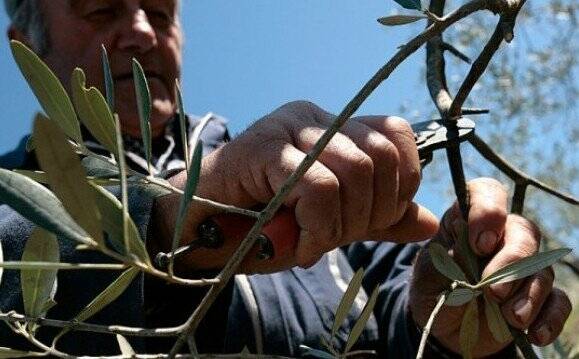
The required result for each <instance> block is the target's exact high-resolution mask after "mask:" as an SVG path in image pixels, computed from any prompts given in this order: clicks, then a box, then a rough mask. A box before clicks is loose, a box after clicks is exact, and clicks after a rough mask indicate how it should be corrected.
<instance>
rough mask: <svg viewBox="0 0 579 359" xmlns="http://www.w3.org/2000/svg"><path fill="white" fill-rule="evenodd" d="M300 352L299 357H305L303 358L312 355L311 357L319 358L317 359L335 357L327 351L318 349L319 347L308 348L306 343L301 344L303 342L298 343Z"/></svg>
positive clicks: (332, 358) (331, 358) (333, 358)
mask: <svg viewBox="0 0 579 359" xmlns="http://www.w3.org/2000/svg"><path fill="white" fill-rule="evenodd" d="M300 354H301V357H305V358H309V357H313V358H319V359H335V357H334V356H333V355H332V354H330V353H328V352H325V351H323V350H319V349H314V348H310V347H308V346H307V345H303V344H302V345H300Z"/></svg>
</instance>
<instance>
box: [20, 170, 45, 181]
mask: <svg viewBox="0 0 579 359" xmlns="http://www.w3.org/2000/svg"><path fill="white" fill-rule="evenodd" d="M14 172H16V173H18V174H21V175H23V176H26V177H28V178H30V179H31V180H33V181H35V182H38V183H42V184H48V176H47V175H46V172H44V171H28V170H18V169H16V170H14Z"/></svg>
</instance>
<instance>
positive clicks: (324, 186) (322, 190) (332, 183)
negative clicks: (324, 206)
mask: <svg viewBox="0 0 579 359" xmlns="http://www.w3.org/2000/svg"><path fill="white" fill-rule="evenodd" d="M311 178H312V179H311V181H310V182H309V189H310V191H311V192H312V193H313V194H315V195H316V196H322V197H325V198H331V199H338V196H339V192H340V182H339V181H338V179H337V178H336V177H335V176H333V175H330V174H325V173H316V174H315V175H314V176H312V177H311Z"/></svg>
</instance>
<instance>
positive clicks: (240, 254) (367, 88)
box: [170, 0, 490, 357]
mask: <svg viewBox="0 0 579 359" xmlns="http://www.w3.org/2000/svg"><path fill="white" fill-rule="evenodd" d="M489 6H490V5H489V3H488V2H487V1H486V0H473V1H471V2H468V3H466V4H465V5H463V6H461V7H460V8H458V9H457V10H455V11H454V12H452V13H450V14H449V15H448V16H446V17H445V18H443V19H441V21H439V22H435V23H433V24H431V25H430V26H429V27H428V28H427V29H425V30H424V31H423V32H422V33H421V34H419V35H418V36H416V37H415V38H414V39H412V40H411V41H410V42H408V43H407V44H406V45H404V46H402V47H401V48H400V50H398V52H397V53H396V54H395V55H394V56H393V57H392V59H390V61H388V63H386V65H384V66H383V67H382V68H381V69H380V70H378V72H377V73H376V74H375V75H374V76H373V77H372V78H371V79H370V80H369V81H368V82H367V83H366V84H365V85H364V87H363V88H362V89H361V90H360V91H359V92H358V94H356V96H355V97H354V98H353V99H352V100H351V101H350V102H349V103H348V104H347V105H346V107H345V108H344V109H343V110H342V112H341V113H340V115H339V116H338V117H337V118H336V120H335V121H334V123H333V124H332V126H331V127H330V128H329V129H328V130H326V132H324V134H323V135H322V137H321V138H320V139H319V140H318V142H317V143H316V144H315V146H314V148H313V149H312V150H311V151H310V153H308V154H307V156H306V157H305V159H304V160H303V161H302V162H301V163H300V165H299V166H298V168H297V169H296V170H295V171H294V173H292V175H291V176H290V177H289V178H288V179H287V180H286V181H285V183H284V184H283V186H282V187H281V188H280V190H279V191H278V192H277V193H276V195H275V196H274V197H273V198H272V200H271V201H270V202H269V204H268V205H267V207H266V208H265V209H264V210H263V211H262V213H261V214H260V217H259V218H258V219H257V221H256V223H255V225H254V226H253V228H252V229H251V230H250V232H249V233H248V235H247V236H246V238H245V239H244V240H243V241H242V242H241V244H240V245H239V247H238V249H237V250H236V252H235V253H234V254H233V255H232V257H231V258H230V260H229V262H228V263H227V264H226V265H225V267H224V268H223V270H222V271H221V273H220V274H219V276H218V278H219V279H220V283H219V284H217V285H214V286H212V287H211V288H210V290H209V292H208V293H207V295H206V296H205V297H204V298H203V300H202V302H201V304H200V305H199V306H197V308H196V309H195V311H194V312H193V314H192V315H191V317H190V318H189V319H188V320H187V322H185V323H184V324H183V329H184V330H183V333H182V335H181V336H179V338H178V340H177V342H176V343H175V346H174V347H173V348H172V350H171V353H170V355H171V356H172V357H174V356H175V355H176V354H177V353H178V352H179V350H180V349H181V347H182V346H183V344H184V343H185V342H186V339H187V337H188V336H190V335H192V333H194V332H195V330H196V328H197V326H198V325H199V322H200V321H201V319H202V318H203V317H204V316H205V314H206V313H207V310H208V309H209V307H210V306H211V305H212V304H213V302H214V301H215V299H216V298H217V296H218V295H219V293H220V292H221V291H222V290H223V288H224V287H225V285H226V283H227V282H228V281H229V279H230V278H231V277H232V276H233V274H235V272H236V271H237V268H238V267H239V265H240V264H241V262H242V260H243V258H245V256H246V255H247V254H248V253H249V251H250V250H251V248H253V246H254V245H255V242H256V240H257V236H258V234H259V233H260V231H261V228H262V227H263V225H264V224H265V223H267V222H268V221H269V220H270V219H271V218H272V217H273V215H274V214H275V212H276V211H277V210H278V209H279V208H280V207H281V205H282V204H283V201H284V200H285V198H286V197H287V195H288V194H289V192H290V191H291V190H292V189H293V188H294V186H295V184H296V183H297V181H298V180H299V179H300V178H301V177H302V176H303V174H304V173H305V172H306V171H307V170H308V169H309V168H310V166H311V165H312V164H313V163H314V162H315V161H316V160H317V158H318V157H319V156H320V154H321V153H322V151H323V150H324V148H325V147H326V145H327V144H328V142H329V141H330V140H331V138H332V137H333V136H334V135H335V134H336V133H337V132H338V131H339V129H340V127H341V126H342V125H343V124H344V123H345V122H346V121H347V120H348V119H349V118H350V117H351V116H352V115H353V114H354V112H356V110H357V109H358V108H359V107H360V105H361V104H362V103H363V102H364V101H365V100H366V99H367V98H368V96H370V94H371V93H372V92H373V91H374V90H375V89H376V88H377V87H378V86H379V85H380V84H381V83H382V82H383V81H384V80H386V79H387V78H388V77H389V76H390V74H391V73H392V71H394V69H395V68H396V67H397V66H398V65H399V64H400V63H401V62H402V61H404V60H405V59H406V58H407V57H408V56H410V55H411V54H412V53H414V52H415V51H416V50H417V49H419V48H420V47H421V46H422V45H423V44H424V43H425V42H426V41H428V40H429V39H431V38H432V37H434V36H436V35H437V34H440V33H441V32H442V31H444V30H445V29H446V28H448V27H449V26H450V25H452V24H453V23H455V22H457V21H458V20H460V19H462V18H464V17H466V16H468V15H469V14H472V13H473V12H476V11H479V10H482V9H485V8H488V7H489Z"/></svg>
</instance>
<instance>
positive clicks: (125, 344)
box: [117, 334, 136, 357]
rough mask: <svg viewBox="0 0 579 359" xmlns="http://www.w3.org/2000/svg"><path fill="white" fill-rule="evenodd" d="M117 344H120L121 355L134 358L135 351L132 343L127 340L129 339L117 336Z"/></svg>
mask: <svg viewBox="0 0 579 359" xmlns="http://www.w3.org/2000/svg"><path fill="white" fill-rule="evenodd" d="M117 342H118V343H119V348H120V349H121V354H122V355H123V356H125V357H132V356H134V355H135V354H136V353H135V350H134V349H133V347H132V346H131V343H129V341H128V340H127V338H125V337H123V336H122V335H120V334H117Z"/></svg>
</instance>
